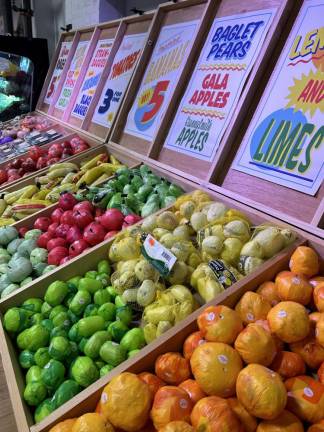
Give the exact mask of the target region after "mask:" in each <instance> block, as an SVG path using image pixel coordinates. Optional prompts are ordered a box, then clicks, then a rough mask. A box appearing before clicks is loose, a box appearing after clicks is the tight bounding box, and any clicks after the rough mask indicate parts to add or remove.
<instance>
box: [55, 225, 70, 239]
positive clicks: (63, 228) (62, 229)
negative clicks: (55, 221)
mask: <svg viewBox="0 0 324 432" xmlns="http://www.w3.org/2000/svg"><path fill="white" fill-rule="evenodd" d="M69 229H70V225H68V224H64V223H61V224H60V225H59V226H58V227H57V228H56V230H55V235H56V236H57V237H62V238H63V239H65V238H66V235H67V233H68V231H69Z"/></svg>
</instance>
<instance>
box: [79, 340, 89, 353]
mask: <svg viewBox="0 0 324 432" xmlns="http://www.w3.org/2000/svg"><path fill="white" fill-rule="evenodd" d="M88 340H89V339H88V338H82V339H81V340H80V342H79V345H78V348H79V351H81V352H83V354H84V347H85V346H86V343H87V342H88Z"/></svg>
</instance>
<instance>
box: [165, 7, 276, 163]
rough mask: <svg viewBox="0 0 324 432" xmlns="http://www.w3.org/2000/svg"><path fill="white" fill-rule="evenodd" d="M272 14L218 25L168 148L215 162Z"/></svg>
mask: <svg viewBox="0 0 324 432" xmlns="http://www.w3.org/2000/svg"><path fill="white" fill-rule="evenodd" d="M274 14H275V10H274V9H271V10H262V11H256V12H249V13H246V14H240V15H233V16H227V17H224V18H216V19H215V20H214V23H213V25H212V28H211V30H210V32H209V35H208V37H207V40H206V43H205V45H204V47H203V50H202V52H201V55H200V57H199V59H198V62H197V65H196V68H195V70H194V73H193V75H192V77H191V80H190V82H189V85H188V87H187V90H186V92H185V94H184V96H183V98H182V100H181V102H180V105H179V108H178V111H177V113H176V116H175V119H174V122H173V124H172V126H171V129H170V132H169V134H168V137H167V139H166V141H165V148H168V149H170V150H173V151H176V152H179V153H185V154H187V155H189V156H192V157H194V158H197V159H203V160H206V161H212V160H213V158H214V156H215V153H216V151H217V148H218V146H219V143H220V141H221V139H222V136H223V134H224V132H225V131H226V127H227V126H228V124H229V122H230V120H231V117H232V114H233V111H234V109H235V107H236V105H237V101H238V99H239V97H240V95H241V93H242V89H243V87H244V84H245V82H246V80H247V78H248V76H249V73H250V71H251V69H252V67H253V65H254V63H255V60H256V59H257V57H258V54H259V53H260V50H261V48H262V44H263V42H264V39H265V37H266V35H267V32H268V30H269V27H270V25H271V22H272V19H273V17H274Z"/></svg>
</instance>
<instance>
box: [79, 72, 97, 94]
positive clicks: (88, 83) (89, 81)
mask: <svg viewBox="0 0 324 432" xmlns="http://www.w3.org/2000/svg"><path fill="white" fill-rule="evenodd" d="M100 76H101V74H98V75H95V76H93V77H91V78H88V79H86V80H85V81H84V83H83V87H82V91H85V90H88V89H90V88H92V87H96V85H97V84H98V82H99V79H100Z"/></svg>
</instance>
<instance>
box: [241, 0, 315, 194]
mask: <svg viewBox="0 0 324 432" xmlns="http://www.w3.org/2000/svg"><path fill="white" fill-rule="evenodd" d="M323 16H324V2H323V0H321V1H319V0H308V1H305V2H304V5H303V7H302V9H301V11H300V13H299V16H298V17H297V20H296V22H295V25H294V27H293V29H292V31H291V33H290V36H289V38H288V40H287V43H286V45H285V48H284V50H283V51H282V54H281V56H280V58H279V61H278V63H277V66H276V68H275V70H274V72H273V74H272V77H271V79H270V82H269V85H268V87H267V88H266V90H265V92H264V95H263V97H262V99H261V102H260V104H259V106H258V109H257V111H256V113H255V115H254V117H253V119H252V122H251V124H250V127H249V129H248V131H247V133H246V136H245V138H244V140H243V144H242V147H241V148H240V151H239V153H238V156H237V158H236V160H235V161H234V165H233V168H234V169H236V170H238V171H242V172H244V173H246V174H250V175H252V176H255V177H260V178H262V179H265V180H268V181H271V182H273V183H276V184H280V185H283V186H286V187H289V188H291V189H295V190H297V191H301V192H304V193H306V194H309V195H315V193H316V192H317V190H318V188H319V187H320V185H321V184H322V182H323V179H324V125H323V111H324V96H323V95H324V27H323Z"/></svg>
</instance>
